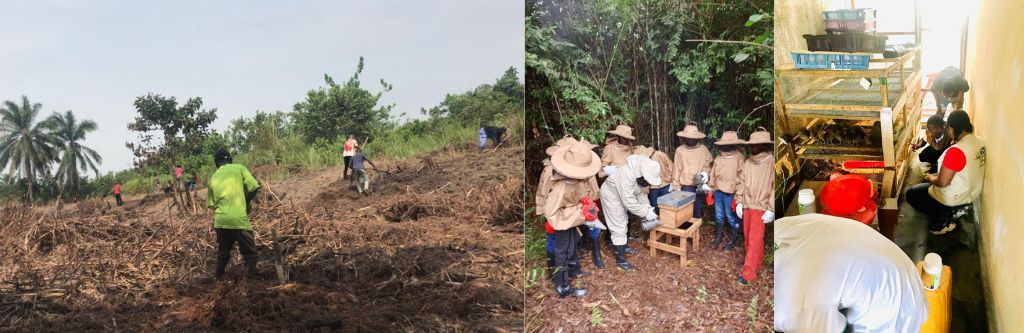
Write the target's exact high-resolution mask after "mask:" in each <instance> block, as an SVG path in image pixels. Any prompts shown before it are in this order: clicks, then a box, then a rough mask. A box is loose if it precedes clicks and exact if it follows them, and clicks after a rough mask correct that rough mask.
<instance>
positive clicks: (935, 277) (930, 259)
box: [924, 253, 942, 290]
mask: <svg viewBox="0 0 1024 333" xmlns="http://www.w3.org/2000/svg"><path fill="white" fill-rule="evenodd" d="M924 271H925V273H928V275H929V276H930V277H931V281H928V282H926V284H927V285H926V286H925V289H928V290H935V289H938V288H939V281H940V280H941V278H942V257H940V256H939V255H938V254H935V253H928V254H927V255H925V256H924Z"/></svg>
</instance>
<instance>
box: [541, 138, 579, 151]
mask: <svg viewBox="0 0 1024 333" xmlns="http://www.w3.org/2000/svg"><path fill="white" fill-rule="evenodd" d="M574 142H578V141H576V139H573V137H572V136H571V135H566V136H564V137H562V138H561V139H558V142H555V145H554V146H551V147H548V149H545V150H544V153H545V154H548V156H551V154H554V153H555V149H558V147H562V146H568V145H571V144H573V143H574Z"/></svg>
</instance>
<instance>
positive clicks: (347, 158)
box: [341, 156, 352, 178]
mask: <svg viewBox="0 0 1024 333" xmlns="http://www.w3.org/2000/svg"><path fill="white" fill-rule="evenodd" d="M351 160H352V156H345V170H343V171H342V172H341V178H345V177H348V170H351V169H352V164H351V162H350V161H351Z"/></svg>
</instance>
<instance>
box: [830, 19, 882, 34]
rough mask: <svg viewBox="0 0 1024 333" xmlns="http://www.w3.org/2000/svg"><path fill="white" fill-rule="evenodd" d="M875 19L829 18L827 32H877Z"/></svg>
mask: <svg viewBox="0 0 1024 333" xmlns="http://www.w3.org/2000/svg"><path fill="white" fill-rule="evenodd" d="M876 26H877V24H876V23H875V21H863V20H828V21H825V32H827V33H830V34H841V33H872V34H873V33H875V27H876Z"/></svg>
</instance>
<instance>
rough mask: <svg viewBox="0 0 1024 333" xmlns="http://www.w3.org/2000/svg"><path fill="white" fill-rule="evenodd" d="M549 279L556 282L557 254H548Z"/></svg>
mask: <svg viewBox="0 0 1024 333" xmlns="http://www.w3.org/2000/svg"><path fill="white" fill-rule="evenodd" d="M548 279H551V281H555V253H554V252H548Z"/></svg>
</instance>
